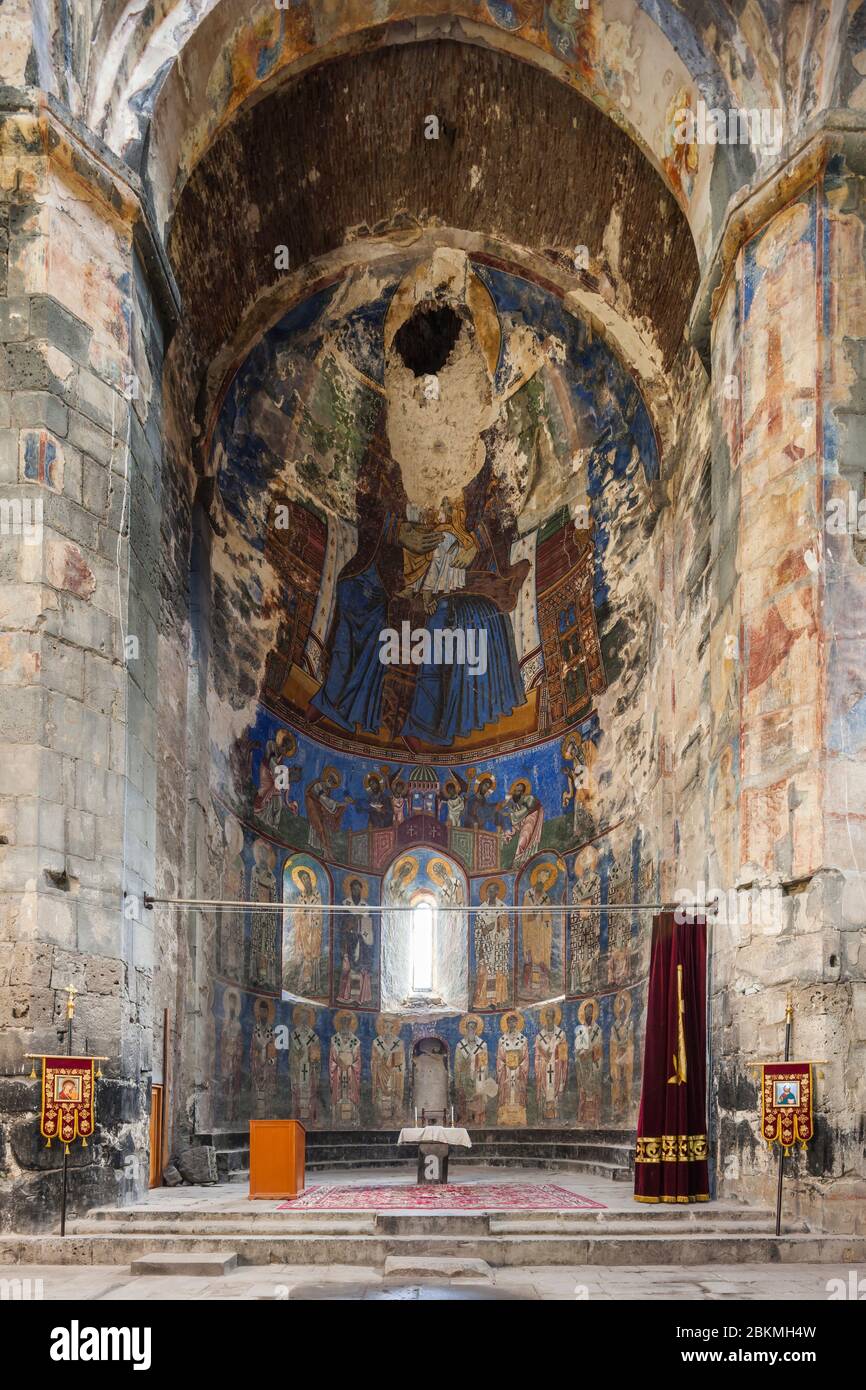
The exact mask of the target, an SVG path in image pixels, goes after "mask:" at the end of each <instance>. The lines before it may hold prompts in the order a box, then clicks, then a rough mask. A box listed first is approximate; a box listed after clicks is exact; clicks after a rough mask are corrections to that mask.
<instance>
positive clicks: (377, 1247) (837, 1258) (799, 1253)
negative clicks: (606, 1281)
mask: <svg viewBox="0 0 866 1390" xmlns="http://www.w3.org/2000/svg"><path fill="white" fill-rule="evenodd" d="M227 1252H228V1253H232V1254H235V1255H236V1256H237V1259H238V1263H239V1264H253V1265H265V1264H292V1265H304V1264H307V1265H328V1264H342V1265H372V1266H374V1267H381V1266H383V1265H384V1263H385V1260H386V1259H387V1258H388V1257H389V1256H395V1255H397V1256H403V1257H406V1258H419V1259H426V1258H428V1257H430V1256H433V1257H442V1258H444V1257H447V1258H461V1259H463V1258H468V1259H481V1260H486V1262H487V1263H488V1264H489V1265H491V1266H493V1267H499V1266H511V1267H518V1266H519V1267H521V1268H526V1267H527V1266H531V1265H657V1264H676V1265H686V1266H687V1265H698V1264H700V1265H707V1264H716V1263H717V1264H742V1263H749V1264H751V1263H760V1264H775V1263H806V1264H831V1263H832V1264H843V1265H853V1264H858V1263H862V1262H864V1261H866V1236H825V1235H783V1236H779V1237H776V1236H774V1235H766V1234H764V1235H761V1234H757V1233H754V1232H735V1233H734V1232H705V1231H689V1232H688V1233H685V1232H683V1233H682V1234H675V1233H673V1232H670V1233H668V1232H654V1233H652V1234H646V1233H643V1232H641V1233H632V1232H628V1233H627V1234H619V1233H616V1232H615V1231H611V1232H609V1233H604V1234H600V1233H598V1232H597V1231H596V1232H593V1233H591V1234H588V1233H587V1234H585V1233H577V1232H574V1233H570V1232H569V1233H566V1234H561V1235H559V1234H558V1235H552V1234H549V1233H537V1234H536V1233H533V1232H531V1231H529V1232H526V1233H525V1234H524V1233H520V1234H516V1233H501V1234H496V1235H492V1234H491V1235H486V1236H485V1235H480V1234H479V1235H471V1236H461V1235H453V1236H452V1235H447V1234H442V1235H431V1234H429V1233H425V1234H420V1233H419V1234H415V1235H394V1234H385V1233H384V1232H382V1233H381V1234H380V1233H377V1234H376V1235H369V1236H368V1235H349V1236H346V1235H343V1236H340V1235H324V1234H323V1235H317V1234H312V1233H310V1232H303V1233H297V1234H286V1235H247V1234H240V1235H233V1236H231V1237H226V1236H222V1235H220V1236H210V1235H156V1234H151V1235H147V1234H140V1235H137V1234H135V1233H134V1232H132V1233H129V1234H126V1233H123V1234H117V1233H113V1232H105V1233H104V1234H103V1233H100V1234H93V1235H91V1234H87V1235H70V1236H67V1237H66V1238H65V1239H61V1238H60V1237H59V1236H39V1235H37V1236H2V1237H0V1264H59V1265H62V1264H69V1265H88V1264H129V1263H130V1262H131V1261H132V1260H134V1259H137V1258H138V1257H139V1256H141V1255H148V1254H158V1255H167V1254H182V1255H189V1254H192V1255H198V1254H199V1253H218V1254H226V1253H227Z"/></svg>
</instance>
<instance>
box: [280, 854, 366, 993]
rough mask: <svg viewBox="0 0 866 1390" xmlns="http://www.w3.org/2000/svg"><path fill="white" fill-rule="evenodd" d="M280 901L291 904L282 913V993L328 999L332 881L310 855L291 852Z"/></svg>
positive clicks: (284, 868)
mask: <svg viewBox="0 0 866 1390" xmlns="http://www.w3.org/2000/svg"><path fill="white" fill-rule="evenodd" d="M282 901H283V902H284V903H286V904H289V905H290V908H291V910H290V911H286V912H284V913H283V959H282V974H281V980H282V989H283V993H285V994H290V995H291V994H302V995H304V996H305V997H307V998H308V999H317V1000H323V1001H324V1002H325V1003H327V1002H328V999H329V998H330V991H329V979H328V975H329V969H330V951H329V935H330V914H329V913H328V911H327V908H328V904H329V903H330V901H331V885H330V882H329V880H328V876H327V874H326V872H325V870H324V868H323V866H322V865H321V864H319V863H317V862H316V860H315V859H313V857H312V855H309V854H292V855H290V856H289V857H288V858H287V859H286V861H285V863H284V865H283V896H282ZM368 980H369V972H368Z"/></svg>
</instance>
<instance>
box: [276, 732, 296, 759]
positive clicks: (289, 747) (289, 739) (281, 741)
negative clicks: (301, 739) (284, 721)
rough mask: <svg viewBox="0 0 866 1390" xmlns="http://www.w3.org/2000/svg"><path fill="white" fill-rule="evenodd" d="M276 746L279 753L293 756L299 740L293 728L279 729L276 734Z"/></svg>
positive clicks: (289, 756) (288, 756)
mask: <svg viewBox="0 0 866 1390" xmlns="http://www.w3.org/2000/svg"><path fill="white" fill-rule="evenodd" d="M274 746H275V747H276V750H277V752H278V753H284V756H285V757H287V758H291V757H293V755H294V753H295V750H296V749H297V746H298V740H297V739H296V738H295V736H294V734H293V733H292V731H291V729H277V732H276V733H275V734H274Z"/></svg>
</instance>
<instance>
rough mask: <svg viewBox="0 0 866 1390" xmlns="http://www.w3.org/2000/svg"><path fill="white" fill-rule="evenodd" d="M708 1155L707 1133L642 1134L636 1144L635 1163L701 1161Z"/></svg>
mask: <svg viewBox="0 0 866 1390" xmlns="http://www.w3.org/2000/svg"><path fill="white" fill-rule="evenodd" d="M707 1157H708V1150H707V1136H706V1135H705V1134H662V1135H660V1136H658V1137H655V1136H651V1137H649V1138H647V1137H645V1136H641V1137H640V1138H639V1139H638V1140H637V1143H636V1146H635V1155H634V1161H635V1163H700V1162H701V1161H702V1160H703V1159H705V1158H707Z"/></svg>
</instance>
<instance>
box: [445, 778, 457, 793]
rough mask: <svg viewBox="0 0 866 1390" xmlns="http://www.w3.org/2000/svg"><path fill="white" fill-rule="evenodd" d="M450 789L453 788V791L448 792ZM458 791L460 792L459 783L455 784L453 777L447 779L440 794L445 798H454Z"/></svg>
mask: <svg viewBox="0 0 866 1390" xmlns="http://www.w3.org/2000/svg"><path fill="white" fill-rule="evenodd" d="M451 788H453V790H450V789H451ZM459 791H460V783H459V782H455V781H454V778H453V777H449V778H448V780H447V781H446V783H445V785H444V787H443V788H442V794H443V796H447V797H455V796H456V795H457V793H458V792H459Z"/></svg>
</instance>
